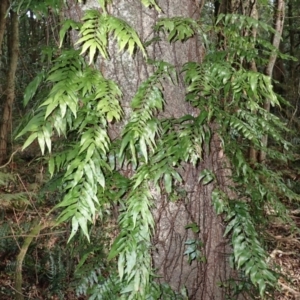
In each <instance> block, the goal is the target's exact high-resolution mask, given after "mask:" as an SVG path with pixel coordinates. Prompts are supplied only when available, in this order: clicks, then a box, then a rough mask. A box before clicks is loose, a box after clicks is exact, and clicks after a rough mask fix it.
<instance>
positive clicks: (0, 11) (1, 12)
mask: <svg viewBox="0 0 300 300" xmlns="http://www.w3.org/2000/svg"><path fill="white" fill-rule="evenodd" d="M7 9H8V0H2V1H1V2H0V57H1V55H2V42H3V37H4V33H5V25H6V17H5V16H6V12H7Z"/></svg>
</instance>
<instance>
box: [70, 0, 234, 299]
mask: <svg viewBox="0 0 300 300" xmlns="http://www.w3.org/2000/svg"><path fill="white" fill-rule="evenodd" d="M157 2H158V5H159V6H160V7H161V8H162V11H163V13H158V12H156V11H155V10H153V9H152V10H149V9H146V8H144V6H143V5H142V4H141V1H139V0H131V1H128V0H121V1H117V2H115V3H114V4H112V6H111V7H109V13H111V14H113V15H115V16H117V17H119V18H122V19H124V20H126V21H127V22H128V23H129V24H130V25H131V26H133V27H134V28H135V29H136V30H137V31H138V33H139V35H140V38H141V40H142V41H149V40H151V38H153V37H154V36H153V29H152V28H153V25H154V24H155V23H156V21H157V20H158V19H159V18H160V17H174V16H183V17H191V18H194V19H197V20H198V19H199V16H200V13H201V12H200V7H199V5H197V4H196V2H195V1H193V0H175V1H171V0H167V1H166V0H164V1H163V0H161V1H157ZM88 8H98V2H97V1H87V3H86V5H85V6H82V7H81V6H80V5H79V4H75V2H73V1H70V2H69V10H68V11H66V15H67V17H68V18H72V19H75V20H76V21H78V20H80V19H81V17H82V16H83V13H84V12H83V10H84V9H88ZM71 35H72V39H73V42H75V41H76V40H77V39H78V36H76V33H75V32H72V33H71ZM147 51H148V55H149V57H150V58H151V59H155V60H164V61H167V62H169V63H171V64H173V65H175V66H176V68H177V71H178V74H179V82H178V84H177V85H173V84H171V83H168V82H165V83H164V87H163V90H164V97H165V100H166V105H165V109H164V117H181V116H183V115H185V114H191V115H197V114H199V111H197V110H196V109H195V108H193V107H192V106H190V105H189V104H188V103H187V102H186V101H185V93H186V90H185V86H184V82H183V78H182V77H181V75H180V73H179V71H180V70H181V68H182V66H183V64H184V63H186V62H191V61H193V62H201V61H202V59H203V57H204V48H203V46H202V44H201V41H200V40H199V38H198V37H194V38H192V39H189V40H188V41H186V42H185V43H180V42H176V43H169V42H167V41H164V39H163V38H162V41H158V42H155V43H154V44H152V46H150V47H148V48H147ZM98 67H99V69H100V70H101V72H102V73H103V75H104V76H105V77H107V78H110V79H113V80H115V81H116V82H117V83H118V84H119V86H120V87H121V90H122V92H123V103H122V107H123V108H124V110H125V114H127V116H128V114H129V113H130V112H129V111H126V107H128V106H129V103H130V101H131V99H132V98H133V96H134V94H135V92H136V90H137V87H138V86H139V85H140V84H141V83H142V81H143V80H145V79H146V78H147V77H148V74H151V67H149V66H148V65H147V64H146V62H145V60H144V58H143V57H142V56H141V54H139V53H137V54H136V56H135V57H134V58H130V57H129V55H128V54H127V53H124V54H122V53H121V54H120V53H119V50H118V49H117V47H115V45H114V44H113V43H112V45H110V61H103V60H101V61H99V62H98ZM125 119H126V117H125ZM119 132H120V128H113V129H112V130H111V133H110V134H111V137H112V138H115V137H117V136H118V134H119ZM220 145H221V141H220V140H219V138H218V136H217V135H214V137H213V140H212V143H211V151H210V152H209V153H206V154H205V157H204V160H203V162H202V163H201V164H200V165H199V166H198V167H197V168H194V167H193V166H192V165H185V166H184V171H182V174H181V175H182V178H183V179H184V186H182V188H184V189H185V190H186V191H187V194H186V195H185V196H184V198H182V199H179V200H178V201H176V202H172V201H171V200H170V199H168V198H167V197H160V196H159V195H153V196H154V198H155V199H156V201H157V202H156V208H155V209H154V211H153V214H154V217H155V221H156V228H155V233H154V236H153V255H152V257H153V265H154V268H155V269H156V271H157V274H158V275H159V276H160V277H159V279H158V281H160V282H161V283H163V282H165V283H168V284H170V285H171V286H172V287H173V288H174V289H175V290H177V291H179V290H180V289H181V288H183V287H184V286H185V287H186V288H187V291H188V295H189V299H195V300H196V299H197V300H212V299H218V300H222V299H225V293H226V290H225V289H224V288H223V287H222V283H224V282H225V281H226V280H228V279H229V278H232V275H233V274H231V270H230V267H229V263H228V255H229V254H230V251H231V250H230V248H229V247H228V244H229V243H228V241H227V240H226V239H224V237H223V233H224V232H223V229H224V226H223V224H222V220H221V218H220V217H218V216H216V214H215V212H214V210H213V207H212V199H211V193H212V190H213V188H214V184H208V185H205V186H204V185H202V184H199V182H198V178H199V173H200V172H201V171H202V170H203V169H209V170H212V171H215V172H216V174H217V182H218V183H219V184H220V185H221V186H223V187H224V189H226V182H227V180H228V178H227V177H228V168H227V167H226V166H227V163H226V158H225V156H224V155H223V152H222V149H221V146H220ZM192 223H194V224H197V226H199V229H200V231H199V233H194V232H192V230H189V229H187V228H186V226H188V225H189V224H192ZM191 239H198V240H199V239H200V240H201V242H202V243H203V247H202V248H201V249H200V250H201V251H202V254H201V255H202V258H203V261H193V262H192V263H191V264H189V262H188V258H187V257H186V256H185V255H184V252H185V251H186V247H187V245H185V243H186V242H187V241H188V240H191Z"/></svg>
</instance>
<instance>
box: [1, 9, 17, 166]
mask: <svg viewBox="0 0 300 300" xmlns="http://www.w3.org/2000/svg"><path fill="white" fill-rule="evenodd" d="M18 26H19V22H18V15H17V13H15V12H13V11H10V28H9V35H10V45H9V51H8V52H9V69H8V75H7V83H6V89H5V93H4V94H5V96H6V99H5V102H4V105H3V112H2V121H1V124H0V163H2V162H3V161H4V160H5V157H6V154H7V143H8V137H9V133H10V131H11V122H12V106H13V102H14V99H15V74H16V70H17V64H18V54H19V27H18Z"/></svg>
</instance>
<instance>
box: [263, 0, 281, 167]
mask: <svg viewBox="0 0 300 300" xmlns="http://www.w3.org/2000/svg"><path fill="white" fill-rule="evenodd" d="M284 8H285V1H284V0H277V1H276V2H275V8H274V29H275V34H274V35H273V41H272V44H273V46H274V48H275V49H278V50H279V45H280V40H281V36H282V30H283V23H284ZM276 59H277V53H276V52H274V53H272V54H271V56H270V58H269V62H268V64H267V66H266V69H265V74H266V75H268V76H270V77H271V78H272V74H273V69H274V66H275V62H276ZM264 109H265V110H267V111H270V99H266V100H265V103H264ZM261 142H262V145H263V146H264V147H267V146H268V136H267V135H265V136H263V137H262V141H261ZM265 160H266V152H264V151H261V152H260V153H259V161H260V162H265Z"/></svg>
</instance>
